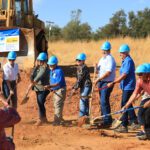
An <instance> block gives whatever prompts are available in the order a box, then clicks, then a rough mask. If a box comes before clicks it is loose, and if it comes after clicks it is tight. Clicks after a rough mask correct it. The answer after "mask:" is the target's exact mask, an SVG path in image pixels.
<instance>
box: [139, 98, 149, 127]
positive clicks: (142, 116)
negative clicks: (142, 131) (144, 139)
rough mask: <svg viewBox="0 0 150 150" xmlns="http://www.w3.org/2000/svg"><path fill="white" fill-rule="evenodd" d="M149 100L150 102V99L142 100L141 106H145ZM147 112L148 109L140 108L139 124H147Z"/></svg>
mask: <svg viewBox="0 0 150 150" xmlns="http://www.w3.org/2000/svg"><path fill="white" fill-rule="evenodd" d="M149 100H150V98H147V99H144V100H142V101H141V104H140V106H142V105H144V104H145V103H146V102H147V101H149ZM146 110H147V108H143V107H141V108H139V111H138V122H139V124H140V125H145V123H146V122H145V119H146V116H145V114H146Z"/></svg>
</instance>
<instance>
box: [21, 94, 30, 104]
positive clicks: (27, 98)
mask: <svg viewBox="0 0 150 150" xmlns="http://www.w3.org/2000/svg"><path fill="white" fill-rule="evenodd" d="M28 100H29V97H28V96H25V97H24V98H23V100H22V102H21V103H20V105H23V104H26V103H27V102H28Z"/></svg>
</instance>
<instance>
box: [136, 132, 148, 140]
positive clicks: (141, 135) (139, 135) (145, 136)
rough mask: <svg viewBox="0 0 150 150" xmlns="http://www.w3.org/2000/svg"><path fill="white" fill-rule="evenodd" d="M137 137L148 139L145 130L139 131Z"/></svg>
mask: <svg viewBox="0 0 150 150" xmlns="http://www.w3.org/2000/svg"><path fill="white" fill-rule="evenodd" d="M136 137H137V138H138V139H139V140H146V139H147V135H146V133H145V132H144V131H140V132H138V133H137V135H136Z"/></svg>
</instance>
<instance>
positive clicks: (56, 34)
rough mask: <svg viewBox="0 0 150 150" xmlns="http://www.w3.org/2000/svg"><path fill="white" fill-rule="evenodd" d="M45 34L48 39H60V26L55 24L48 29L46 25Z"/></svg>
mask: <svg viewBox="0 0 150 150" xmlns="http://www.w3.org/2000/svg"><path fill="white" fill-rule="evenodd" d="M46 36H47V38H48V37H49V36H50V37H49V40H51V41H56V40H60V39H62V34H61V28H60V27H59V26H57V25H54V26H52V28H51V30H49V26H46Z"/></svg>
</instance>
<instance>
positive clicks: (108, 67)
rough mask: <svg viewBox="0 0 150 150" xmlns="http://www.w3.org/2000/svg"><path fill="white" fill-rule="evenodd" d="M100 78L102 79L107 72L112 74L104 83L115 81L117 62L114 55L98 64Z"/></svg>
mask: <svg viewBox="0 0 150 150" xmlns="http://www.w3.org/2000/svg"><path fill="white" fill-rule="evenodd" d="M97 67H98V77H99V78H100V77H102V76H103V75H104V74H105V73H106V72H108V71H109V72H111V73H110V75H109V76H108V77H106V78H105V79H103V80H102V81H114V80H115V76H116V62H115V59H114V58H113V57H112V55H110V54H109V55H107V56H105V57H102V58H101V59H100V61H99V63H98V66H97Z"/></svg>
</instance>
